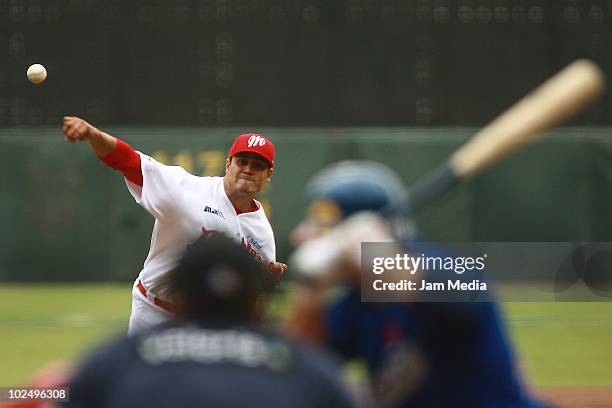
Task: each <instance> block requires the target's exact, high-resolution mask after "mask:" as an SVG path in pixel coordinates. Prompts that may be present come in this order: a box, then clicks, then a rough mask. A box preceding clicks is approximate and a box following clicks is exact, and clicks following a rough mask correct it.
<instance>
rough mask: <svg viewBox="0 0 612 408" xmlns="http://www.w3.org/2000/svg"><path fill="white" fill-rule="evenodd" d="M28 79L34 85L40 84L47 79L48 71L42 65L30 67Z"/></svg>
mask: <svg viewBox="0 0 612 408" xmlns="http://www.w3.org/2000/svg"><path fill="white" fill-rule="evenodd" d="M27 75H28V79H29V80H30V82H32V83H33V84H40V83H42V82H44V81H45V79H46V78H47V70H46V69H45V67H43V66H42V65H40V64H32V65H30V66H29V67H28V74H27Z"/></svg>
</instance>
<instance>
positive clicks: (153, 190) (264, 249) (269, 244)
mask: <svg viewBox="0 0 612 408" xmlns="http://www.w3.org/2000/svg"><path fill="white" fill-rule="evenodd" d="M64 137H65V139H66V140H67V141H69V142H75V141H78V140H86V141H88V142H89V144H90V145H91V148H92V150H93V151H94V153H95V154H96V155H97V156H98V158H100V160H102V161H103V162H104V163H106V164H107V165H108V166H109V167H111V168H113V169H115V170H119V171H121V172H122V173H123V175H124V177H125V180H126V184H127V187H128V190H129V191H130V193H131V194H132V196H133V197H134V199H135V200H136V202H137V203H138V204H140V205H141V206H142V207H144V208H145V209H146V210H147V211H148V212H149V213H150V214H151V215H152V216H153V217H155V225H154V227H153V232H152V234H151V247H150V249H149V254H148V256H147V259H146V260H145V263H144V266H143V268H142V270H141V271H140V274H139V276H138V278H137V279H136V281H135V282H134V286H133V290H132V314H131V316H130V322H129V328H128V333H130V334H131V333H134V332H137V331H140V330H142V329H144V328H147V327H151V326H154V325H156V324H159V323H161V322H164V321H166V320H168V319H171V318H172V317H173V311H174V305H173V303H172V296H171V293H170V291H169V275H168V274H169V273H170V272H171V271H172V270H173V268H174V267H175V266H176V263H177V262H178V259H179V258H180V256H181V255H182V254H183V253H184V251H186V250H188V248H189V246H190V245H191V244H193V243H194V242H195V241H197V240H198V239H204V238H206V237H207V236H209V235H212V234H223V235H224V236H227V237H231V238H232V239H234V240H236V241H237V242H240V243H241V244H242V245H243V246H244V247H245V249H246V250H248V252H249V253H250V254H251V256H253V257H254V258H255V259H257V260H259V261H260V262H264V263H267V264H268V265H269V269H270V272H271V274H272V275H273V276H274V277H276V278H277V279H280V278H281V277H282V276H283V274H284V273H285V272H286V271H287V265H285V264H283V263H280V262H276V259H275V257H276V248H275V243H274V233H273V231H272V227H271V226H270V223H269V221H268V219H267V218H266V214H265V213H264V209H263V206H262V205H261V203H259V202H258V201H257V200H255V195H256V194H257V193H258V192H259V191H261V189H262V188H263V186H264V185H265V184H266V183H268V182H270V179H271V177H272V174H273V173H274V145H273V144H272V142H270V141H269V140H268V139H267V138H266V137H264V136H262V135H260V134H255V133H253V134H249V133H247V134H243V135H240V136H238V137H237V138H236V140H235V141H234V143H233V145H232V147H231V149H230V151H229V154H228V158H227V160H226V163H225V176H223V177H198V176H194V175H192V174H189V173H187V172H186V171H185V170H184V169H183V168H181V167H179V166H166V165H164V164H162V163H159V162H157V161H156V160H155V159H153V158H152V157H149V156H147V155H146V154H143V153H141V152H137V151H135V150H134V149H132V148H131V147H130V146H129V145H128V144H127V143H125V142H123V141H122V140H120V139H117V138H116V137H113V136H111V135H109V134H108V133H105V132H102V131H101V130H99V129H97V128H96V127H94V126H92V125H90V124H89V123H87V122H86V121H85V120H83V119H80V118H77V117H65V118H64Z"/></svg>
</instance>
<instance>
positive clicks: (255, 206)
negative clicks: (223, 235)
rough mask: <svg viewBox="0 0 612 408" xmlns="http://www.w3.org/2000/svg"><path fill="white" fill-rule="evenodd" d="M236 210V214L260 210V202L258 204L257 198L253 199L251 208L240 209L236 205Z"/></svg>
mask: <svg viewBox="0 0 612 408" xmlns="http://www.w3.org/2000/svg"><path fill="white" fill-rule="evenodd" d="M234 210H236V215H240V214H244V213H249V212H254V211H257V210H259V204H257V203H256V202H255V200H253V201H251V208H249V209H248V210H247V211H240V210H239V209H237V208H236V207H235V206H234Z"/></svg>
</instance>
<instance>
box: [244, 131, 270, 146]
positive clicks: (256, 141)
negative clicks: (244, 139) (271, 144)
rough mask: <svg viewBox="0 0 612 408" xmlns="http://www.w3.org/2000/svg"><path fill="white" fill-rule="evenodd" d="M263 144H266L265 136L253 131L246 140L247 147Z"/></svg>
mask: <svg viewBox="0 0 612 408" xmlns="http://www.w3.org/2000/svg"><path fill="white" fill-rule="evenodd" d="M265 144H266V138H265V137H262V136H260V135H258V134H255V133H254V134H252V135H251V136H250V137H249V142H248V145H249V147H253V146H263V145H265Z"/></svg>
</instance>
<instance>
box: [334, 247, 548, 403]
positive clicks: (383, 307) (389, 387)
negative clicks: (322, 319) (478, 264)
mask: <svg viewBox="0 0 612 408" xmlns="http://www.w3.org/2000/svg"><path fill="white" fill-rule="evenodd" d="M421 251H422V252H423V253H426V254H428V255H432V256H435V255H440V254H442V253H441V252H440V250H439V249H437V248H432V247H428V246H427V245H424V244H419V253H421ZM452 277H453V279H455V278H457V276H452ZM437 278H440V279H447V278H449V276H448V275H437V276H431V277H429V278H428V279H429V280H435V279H437ZM459 278H460V279H467V278H468V277H467V276H466V277H459ZM480 279H484V277H483V276H480ZM326 318H327V322H326V323H327V324H326V328H327V333H328V344H329V346H330V347H331V348H332V349H333V350H335V351H336V352H338V353H340V354H341V355H343V356H344V357H346V358H361V359H363V360H365V362H366V364H367V367H368V369H369V372H370V374H371V376H372V379H373V386H374V392H375V394H377V395H376V397H377V398H378V399H379V400H380V398H382V399H383V401H384V402H385V404H389V405H390V406H406V407H466V408H467V407H470V408H478V407H491V408H505V407H516V408H519V407H520V408H526V407H538V406H540V405H539V404H537V403H535V402H534V401H532V400H530V399H529V398H528V397H527V396H526V395H525V391H524V388H523V387H522V384H521V382H520V379H519V375H518V373H517V372H516V369H515V365H514V357H513V353H512V351H511V348H510V344H509V341H508V338H507V335H506V333H505V331H504V327H503V323H502V318H501V317H500V313H499V311H498V309H497V305H496V304H495V303H494V302H492V301H475V302H419V301H417V302H409V303H363V302H361V296H360V293H359V291H358V290H357V289H355V288H347V290H346V292H345V293H344V294H343V295H342V296H341V297H339V298H338V299H337V300H336V301H335V302H333V303H332V304H331V305H330V306H329V308H328V310H327V316H326ZM389 401H391V402H389Z"/></svg>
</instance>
